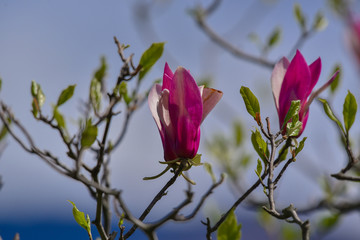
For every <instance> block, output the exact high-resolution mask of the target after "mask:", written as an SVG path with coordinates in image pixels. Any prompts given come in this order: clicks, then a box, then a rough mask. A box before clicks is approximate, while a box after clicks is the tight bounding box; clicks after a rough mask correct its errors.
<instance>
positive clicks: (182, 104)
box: [169, 67, 203, 157]
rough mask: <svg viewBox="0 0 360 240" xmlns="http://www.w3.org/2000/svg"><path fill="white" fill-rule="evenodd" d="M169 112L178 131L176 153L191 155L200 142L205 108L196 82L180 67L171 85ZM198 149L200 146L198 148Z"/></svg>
mask: <svg viewBox="0 0 360 240" xmlns="http://www.w3.org/2000/svg"><path fill="white" fill-rule="evenodd" d="M169 91H170V96H169V112H170V118H171V122H172V124H173V125H174V129H176V135H177V136H176V139H177V146H176V152H177V153H178V152H179V153H181V154H182V157H186V156H184V155H183V154H184V153H189V149H190V148H191V147H193V146H192V145H193V143H194V142H197V141H198V139H197V138H198V137H199V136H198V130H199V128H200V124H201V119H202V113H203V107H202V99H201V95H200V91H199V87H198V86H197V84H196V82H195V80H194V79H193V77H192V76H191V75H190V73H189V72H188V71H187V70H186V69H184V68H182V67H179V68H178V69H177V70H176V71H175V74H174V77H173V79H172V81H171V85H170V89H169ZM197 147H198V146H197Z"/></svg>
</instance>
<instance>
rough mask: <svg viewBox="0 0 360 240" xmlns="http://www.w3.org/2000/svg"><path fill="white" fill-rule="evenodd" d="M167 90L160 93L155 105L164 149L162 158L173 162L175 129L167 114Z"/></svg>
mask: <svg viewBox="0 0 360 240" xmlns="http://www.w3.org/2000/svg"><path fill="white" fill-rule="evenodd" d="M169 94H170V93H169V90H167V89H164V90H163V91H162V94H161V97H160V100H159V103H158V105H157V112H158V115H159V119H160V124H161V129H162V130H161V131H160V135H161V140H162V143H163V148H164V158H165V160H166V161H170V160H174V159H175V158H177V156H176V154H175V149H174V148H175V141H176V139H175V137H176V135H175V134H176V133H175V129H174V125H173V124H172V122H171V119H170V113H169Z"/></svg>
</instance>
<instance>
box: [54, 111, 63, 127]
mask: <svg viewBox="0 0 360 240" xmlns="http://www.w3.org/2000/svg"><path fill="white" fill-rule="evenodd" d="M53 114H54V119H55V121H56V122H57V124H58V125H59V127H60V128H65V126H66V124H65V119H64V117H63V115H62V114H61V113H60V112H59V110H58V108H57V107H54V112H53Z"/></svg>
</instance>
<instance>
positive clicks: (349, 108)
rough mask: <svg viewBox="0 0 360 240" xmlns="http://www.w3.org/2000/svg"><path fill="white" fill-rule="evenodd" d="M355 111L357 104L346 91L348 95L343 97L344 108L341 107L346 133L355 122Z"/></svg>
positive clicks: (352, 96)
mask: <svg viewBox="0 0 360 240" xmlns="http://www.w3.org/2000/svg"><path fill="white" fill-rule="evenodd" d="M356 111H357V103H356V99H355V97H354V95H353V94H352V93H351V92H350V91H348V94H347V95H346V97H345V101H344V107H343V116H344V123H345V129H346V132H347V133H348V132H349V130H350V128H351V126H352V125H353V123H354V121H355V115H356Z"/></svg>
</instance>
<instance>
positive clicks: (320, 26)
mask: <svg viewBox="0 0 360 240" xmlns="http://www.w3.org/2000/svg"><path fill="white" fill-rule="evenodd" d="M327 25H328V21H327V19H326V18H325V16H324V15H323V14H322V13H321V12H320V11H319V12H317V14H316V16H315V19H314V23H313V29H315V30H316V31H322V30H324V29H325V28H326V27H327Z"/></svg>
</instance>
